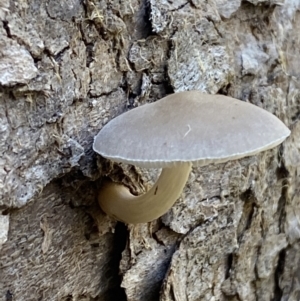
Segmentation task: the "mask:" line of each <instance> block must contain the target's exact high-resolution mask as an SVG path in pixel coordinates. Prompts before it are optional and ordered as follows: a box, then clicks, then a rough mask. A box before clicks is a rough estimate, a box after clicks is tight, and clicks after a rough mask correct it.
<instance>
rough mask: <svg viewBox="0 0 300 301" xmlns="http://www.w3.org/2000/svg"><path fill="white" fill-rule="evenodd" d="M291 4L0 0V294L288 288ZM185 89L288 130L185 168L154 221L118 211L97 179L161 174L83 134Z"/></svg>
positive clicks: (297, 102) (196, 294) (197, 296)
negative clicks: (243, 153) (101, 195)
mask: <svg viewBox="0 0 300 301" xmlns="http://www.w3.org/2000/svg"><path fill="white" fill-rule="evenodd" d="M299 10H300V1H299V0H285V1H284V0H257V1H255V0H248V1H243V2H242V1H240V0H232V1H224V0H206V1H200V0H174V1H157V0H147V1H146V0H129V1H122V0H112V1H104V0H99V1H92V0H85V1H81V0H67V1H59V0H50V1H43V0H33V1H23V0H22V1H21V0H19V1H9V0H2V1H1V2H0V19H1V26H0V300H1V301H2V300H3V301H4V300H5V301H8V300H65V301H66V300H126V299H127V300H134V301H138V300H140V301H142V300H147V301H148V300H162V301H167V300H168V301H171V300H172V301H175V300H176V301H185V300H186V301H196V300H216V301H217V300H228V301H229V300H230V301H234V300H236V301H238V300H239V301H241V300H243V301H252V300H264V301H265V300H274V301H275V300H282V301H285V300H289V301H292V300H295V301H296V300H299V299H300V287H299V282H300V273H299V269H300V252H299V248H300V243H299V238H300V221H299V220H300V218H299V216H300V209H299V208H300V193H299V184H300V176H299V175H300V84H299V77H300V74H299V70H300V63H299V49H300V41H299V38H298V37H299V31H300V12H299ZM191 89H197V90H202V91H204V92H207V93H222V94H226V95H229V96H232V97H235V98H238V99H241V100H243V101H249V102H251V103H253V104H255V105H258V106H260V107H263V108H264V109H266V110H268V111H269V112H271V113H273V114H275V115H276V116H277V117H278V118H280V119H281V120H282V121H283V122H285V124H286V125H287V126H289V127H290V129H291V131H292V133H291V136H290V137H289V138H288V139H287V140H286V142H284V143H283V145H282V146H279V147H277V148H275V149H273V150H270V151H268V152H264V153H262V154H260V155H258V156H255V157H250V158H245V159H243V160H238V161H232V162H229V163H226V164H220V165H216V166H207V167H202V168H196V167H195V168H194V169H193V171H192V173H191V175H190V178H189V181H188V184H187V186H186V188H185V190H184V192H183V195H182V197H181V198H180V199H179V200H178V201H177V202H176V204H175V206H174V207H173V208H172V209H171V210H170V211H169V212H168V213H167V214H166V215H165V216H163V217H162V218H161V219H159V220H157V221H155V222H153V223H150V224H143V225H138V226H135V227H132V226H125V225H123V224H120V223H116V222H115V221H113V220H111V219H110V218H109V217H107V216H105V215H104V214H103V213H102V212H101V210H100V209H99V207H98V205H97V202H96V194H97V189H99V186H100V185H101V181H102V179H103V178H104V177H110V178H111V179H113V180H114V181H118V182H123V183H124V184H125V185H127V186H128V187H130V188H131V189H132V190H134V191H136V192H137V193H139V192H142V191H143V190H145V189H147V187H148V186H149V185H151V183H153V180H154V179H155V177H156V176H157V173H158V171H156V170H142V169H138V168H135V167H132V166H126V165H117V164H113V163H111V162H108V161H107V160H104V159H101V158H98V157H97V156H96V155H95V154H94V153H93V151H92V147H91V146H92V141H93V137H94V135H95V134H96V133H97V132H98V131H99V130H100V129H101V128H102V126H103V125H104V124H106V123H107V122H108V121H109V120H110V119H112V118H114V117H115V116H117V115H119V114H121V113H122V112H124V111H126V110H129V109H131V108H133V107H136V106H138V105H141V104H144V103H147V102H152V101H155V100H157V99H159V98H161V97H163V96H165V95H166V94H168V93H172V92H178V91H183V90H191ZM216 113H217V112H216ZM112 139H113V137H112ZM119 274H120V276H119Z"/></svg>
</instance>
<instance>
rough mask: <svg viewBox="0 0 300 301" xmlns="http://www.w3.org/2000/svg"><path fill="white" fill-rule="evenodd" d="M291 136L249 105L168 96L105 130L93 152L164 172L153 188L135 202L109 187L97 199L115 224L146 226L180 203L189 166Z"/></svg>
mask: <svg viewBox="0 0 300 301" xmlns="http://www.w3.org/2000/svg"><path fill="white" fill-rule="evenodd" d="M289 134H290V130H289V129H288V128H287V127H286V126H285V125H284V124H283V123H282V122H281V121H280V120H279V119H278V118H277V117H275V116H274V115H272V114H271V113H269V112H267V111H265V110H263V109H261V108H259V107H257V106H255V105H252V104H250V103H246V102H243V101H240V100H237V99H234V98H231V97H227V96H223V95H208V94H203V93H201V92H199V91H189V92H180V93H175V94H171V95H169V96H167V97H164V98H162V99H161V100H158V101H157V102H155V103H151V104H146V105H143V106H140V107H138V108H135V109H133V110H131V111H128V112H126V113H124V114H122V115H120V116H118V117H116V118H114V119H113V120H111V121H110V122H109V123H108V124H106V125H105V126H104V127H103V129H102V130H101V131H100V132H99V134H98V135H97V136H96V137H95V139H94V145H93V148H94V150H95V152H97V153H99V154H100V155H101V156H103V157H105V158H108V159H110V160H112V161H115V162H123V163H127V164H134V165H136V166H140V167H146V168H162V172H161V174H160V176H159V178H158V180H157V182H156V183H155V184H154V186H153V187H152V188H151V189H150V190H149V191H148V192H146V193H145V194H143V195H139V196H134V195H132V194H131V193H130V191H129V189H128V188H127V187H125V186H123V185H121V184H117V183H114V182H110V181H107V182H105V183H104V185H103V187H102V188H101V190H100V192H99V195H98V202H99V204H100V207H101V208H102V210H103V211H104V212H105V213H107V214H108V215H110V216H112V217H114V218H115V219H117V220H119V221H122V222H125V223H129V224H137V223H145V222H149V221H152V220H154V219H157V218H158V217H160V216H162V215H163V214H165V213H166V212H167V211H168V210H169V209H170V208H171V206H172V205H173V204H174V203H175V201H176V200H177V199H178V198H179V197H180V195H181V193H182V190H183V188H184V186H185V184H186V182H187V179H188V176H189V173H190V171H191V167H192V164H195V165H197V166H204V165H208V164H211V163H214V164H216V163H222V162H227V161H229V160H236V159H239V158H242V157H246V156H252V155H255V154H257V153H259V152H261V151H265V150H268V149H270V148H273V147H275V146H277V145H279V144H280V143H281V142H283V141H284V140H285V139H286V138H287V137H288V136H289Z"/></svg>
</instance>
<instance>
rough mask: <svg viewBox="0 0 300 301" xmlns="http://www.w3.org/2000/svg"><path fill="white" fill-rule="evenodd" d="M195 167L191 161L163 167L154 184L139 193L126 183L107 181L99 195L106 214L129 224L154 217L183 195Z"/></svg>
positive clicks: (100, 203)
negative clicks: (134, 193)
mask: <svg viewBox="0 0 300 301" xmlns="http://www.w3.org/2000/svg"><path fill="white" fill-rule="evenodd" d="M191 168H192V164H191V163H189V162H187V163H180V164H178V165H176V166H174V167H168V168H163V170H162V172H161V174H160V176H159V178H158V179H157V181H156V183H155V184H154V185H153V187H152V188H151V189H150V190H149V191H148V192H146V193H145V194H142V195H139V196H134V195H132V194H131V193H130V191H129V189H128V188H127V187H125V186H123V185H120V184H116V183H113V182H106V183H105V184H104V186H103V187H102V188H101V191H100V192H99V195H98V202H99V205H100V207H101V208H102V210H103V211H104V212H105V213H106V214H108V215H110V216H112V217H114V218H115V219H117V220H119V221H121V222H124V223H127V224H139V223H147V222H150V221H153V220H154V219H157V218H159V217H160V216H162V215H163V214H165V213H166V212H167V211H168V210H169V209H170V208H171V207H172V206H173V204H174V203H175V201H176V200H177V199H178V198H179V197H180V195H181V193H182V190H183V188H184V186H185V184H186V182H187V179H188V177H189V174H190V171H191Z"/></svg>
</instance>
